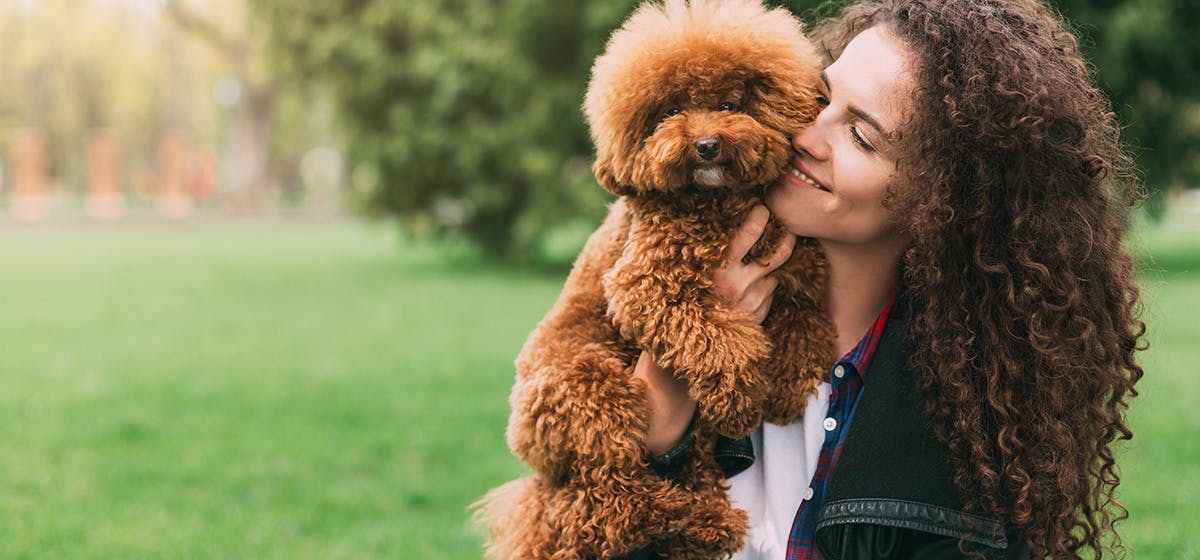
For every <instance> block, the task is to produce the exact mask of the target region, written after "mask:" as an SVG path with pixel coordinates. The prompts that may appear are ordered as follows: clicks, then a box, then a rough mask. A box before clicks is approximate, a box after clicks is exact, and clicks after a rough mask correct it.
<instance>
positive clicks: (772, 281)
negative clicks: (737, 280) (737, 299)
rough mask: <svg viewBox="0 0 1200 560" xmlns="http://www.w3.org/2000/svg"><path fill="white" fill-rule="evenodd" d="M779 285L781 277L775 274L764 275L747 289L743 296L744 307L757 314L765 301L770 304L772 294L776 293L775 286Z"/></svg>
mask: <svg viewBox="0 0 1200 560" xmlns="http://www.w3.org/2000/svg"><path fill="white" fill-rule="evenodd" d="M778 285H779V279H778V278H775V277H774V276H764V277H763V278H760V279H759V280H757V281H756V282H754V283H753V284H750V287H749V288H747V289H746V295H745V297H744V298H743V299H744V300H745V305H743V306H742V308H743V309H745V310H747V311H750V312H752V313H755V314H757V313H758V311H759V308H760V307H762V306H763V303H767V304H768V305H769V302H770V300H771V297H772V294H774V293H775V287H776V286H778Z"/></svg>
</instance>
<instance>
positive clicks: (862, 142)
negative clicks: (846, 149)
mask: <svg viewBox="0 0 1200 560" xmlns="http://www.w3.org/2000/svg"><path fill="white" fill-rule="evenodd" d="M850 138H851V140H853V141H854V143H855V144H858V147H860V148H862V149H863V150H865V151H867V152H875V151H876V150H875V146H872V145H871V142H869V141H868V140H867V137H866V136H863V133H862V131H861V130H859V129H858V127H857V126H854V125H850Z"/></svg>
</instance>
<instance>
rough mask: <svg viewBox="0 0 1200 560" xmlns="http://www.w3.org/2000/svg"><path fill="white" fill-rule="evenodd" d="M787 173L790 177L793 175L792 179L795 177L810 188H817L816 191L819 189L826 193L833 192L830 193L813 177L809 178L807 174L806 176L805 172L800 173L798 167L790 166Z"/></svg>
mask: <svg viewBox="0 0 1200 560" xmlns="http://www.w3.org/2000/svg"><path fill="white" fill-rule="evenodd" d="M787 173H788V174H789V175H791V176H792V177H795V178H796V179H799V180H800V181H801V182H803V183H805V184H807V185H809V186H811V187H814V188H816V189H819V190H823V191H825V192H831V191H830V190H829V189H828V188H826V187H825V185H822V184H821V183H818V182H817V180H816V179H813V178H812V177H809V176H808V175H807V174H805V173H804V172H803V171H800V170H799V169H796V167H795V166H793V165H789V166H787Z"/></svg>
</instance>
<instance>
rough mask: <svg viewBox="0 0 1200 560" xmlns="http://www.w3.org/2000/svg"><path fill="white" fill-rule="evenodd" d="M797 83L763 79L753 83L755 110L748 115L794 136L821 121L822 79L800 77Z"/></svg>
mask: <svg viewBox="0 0 1200 560" xmlns="http://www.w3.org/2000/svg"><path fill="white" fill-rule="evenodd" d="M795 78H796V79H795V80H780V79H771V78H766V77H764V78H761V79H759V80H755V81H754V82H752V83H751V84H750V87H749V90H750V91H749V93H750V100H751V101H752V105H753V106H752V107H747V111H748V112H752V113H754V117H755V118H757V119H758V121H759V122H761V123H763V124H764V125H766V126H768V127H771V128H773V129H775V130H779V131H782V132H784V133H785V134H793V133H795V132H796V131H798V130H800V129H801V128H804V127H805V126H808V124H809V123H811V122H812V121H813V120H814V119H816V118H817V113H818V112H820V109H821V108H820V106H819V105H817V93H816V92H817V88H816V84H817V80H819V79H820V78H819V76H818V75H817V74H816V72H815V71H814V72H813V75H812V76H796V77H795Z"/></svg>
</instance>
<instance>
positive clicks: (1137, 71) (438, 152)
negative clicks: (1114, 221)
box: [251, 0, 1200, 259]
mask: <svg viewBox="0 0 1200 560" xmlns="http://www.w3.org/2000/svg"><path fill="white" fill-rule="evenodd" d="M637 3H638V1H637V0H607V1H592V2H543V1H540V0H501V1H494V0H443V1H439V2H432V1H424V2H420V1H412V2H394V1H391V0H354V1H347V2H322V1H319V0H306V1H296V0H261V1H256V2H254V3H252V4H251V9H252V10H253V11H254V12H255V13H256V14H257V15H258V17H259V18H261V19H262V20H263V21H265V22H268V23H269V26H270V29H271V33H270V36H271V38H272V52H273V60H274V61H275V63H276V65H277V69H279V70H280V71H282V72H284V73H288V74H291V75H294V76H302V77H305V78H309V79H310V81H311V82H312V83H314V84H317V87H322V88H327V91H328V93H329V95H330V96H331V98H332V99H333V101H334V104H335V106H336V107H337V110H338V114H339V117H340V120H341V123H342V125H343V127H344V130H345V132H346V135H347V143H348V147H349V148H350V153H349V156H350V160H351V163H352V165H353V166H354V168H355V171H354V173H353V176H352V181H351V183H352V185H353V186H355V187H357V188H358V189H359V191H358V192H359V193H361V194H362V195H363V199H364V201H365V202H366V205H367V207H368V208H370V209H372V210H374V211H376V212H378V213H382V214H387V215H396V216H398V217H400V221H401V223H402V224H403V225H404V226H405V227H406V228H408V229H409V230H411V231H417V232H426V233H428V232H457V231H461V232H465V233H466V235H467V236H468V237H469V238H470V239H472V240H474V241H475V242H477V243H478V244H479V245H481V246H482V247H483V249H484V250H485V251H486V252H487V253H488V254H492V255H498V256H506V257H509V258H517V259H521V258H528V257H530V256H532V255H533V254H535V253H536V252H537V251H538V250H540V249H544V246H543V245H544V244H545V243H546V240H547V239H555V238H556V237H555V235H554V234H553V232H555V231H564V230H566V231H569V232H582V233H576V234H572V235H574V237H573V238H574V239H578V238H579V237H581V236H582V235H583V234H585V233H586V232H587V231H590V229H591V227H592V226H593V225H594V224H595V223H596V221H597V220H598V219H599V217H600V215H601V213H602V212H603V206H604V203H605V202H606V201H607V200H609V199H610V197H609V196H607V195H606V194H605V193H604V192H603V191H602V189H600V188H599V187H598V186H596V184H595V181H594V179H593V178H592V176H591V170H590V163H591V159H592V147H591V143H590V140H589V138H588V135H587V130H586V127H585V125H584V123H583V118H582V114H581V111H580V108H579V106H580V102H581V100H582V98H583V92H584V89H585V87H586V82H587V75H588V70H589V68H590V65H591V62H592V60H593V58H594V57H595V56H596V55H597V54H598V53H599V52H600V50H601V49H602V48H603V45H604V41H605V39H606V38H607V36H608V35H609V33H611V32H612V30H613V29H615V28H616V27H617V26H618V25H619V24H620V22H621V21H622V19H623V18H624V17H625V16H627V15H628V14H629V12H630V11H631V10H632V9H633V7H634V6H635V5H636V4H637ZM769 3H771V4H773V5H782V6H786V7H787V8H789V9H791V10H793V11H794V12H796V13H799V14H801V15H802V16H803V17H804V19H805V20H807V21H812V20H813V19H814V18H815V17H817V16H820V15H827V14H829V13H831V12H832V9H831V8H829V7H828V5H826V4H824V3H822V2H818V1H816V0H790V1H789V0H777V1H774V2H769ZM837 3H844V2H840V1H839V2H837ZM819 5H820V6H822V7H821V8H819V9H817V7H818V6H819ZM1058 5H1059V6H1060V7H1062V9H1064V11H1065V12H1066V13H1067V15H1069V16H1070V17H1073V18H1076V19H1077V20H1078V21H1079V23H1081V24H1082V26H1081V31H1082V32H1083V34H1084V35H1085V37H1087V38H1088V39H1087V42H1086V44H1088V45H1091V46H1092V47H1091V48H1089V49H1088V52H1089V53H1090V55H1091V56H1092V57H1094V59H1095V60H1096V62H1097V64H1098V65H1099V66H1100V71H1101V75H1102V77H1103V78H1104V80H1105V83H1106V84H1107V86H1108V88H1109V90H1110V91H1111V92H1112V95H1113V98H1114V102H1115V104H1116V106H1117V109H1118V111H1119V112H1120V114H1121V115H1122V118H1123V119H1124V121H1125V122H1128V123H1129V137H1130V138H1132V139H1133V140H1134V141H1135V142H1137V143H1138V144H1139V145H1141V146H1142V147H1143V148H1144V150H1143V152H1142V154H1141V155H1142V157H1143V164H1144V167H1146V168H1147V169H1148V170H1149V182H1148V184H1149V185H1151V186H1157V185H1160V184H1164V183H1166V182H1168V181H1172V180H1176V181H1177V180H1181V179H1183V178H1186V177H1190V174H1191V173H1194V172H1195V168H1196V165H1197V164H1196V163H1194V162H1193V160H1195V158H1193V157H1191V156H1192V155H1193V154H1194V151H1195V146H1196V141H1195V140H1196V139H1195V135H1196V131H1197V130H1200V126H1197V122H1196V121H1197V117H1196V115H1197V111H1196V104H1195V95H1194V91H1193V89H1192V88H1194V87H1196V86H1195V84H1196V83H1197V76H1196V70H1195V69H1196V65H1197V64H1200V52H1197V48H1198V47H1197V45H1200V42H1198V41H1200V36H1197V35H1195V34H1194V33H1192V32H1191V30H1192V29H1194V28H1197V25H1198V24H1200V21H1197V19H1196V18H1197V11H1200V8H1197V7H1196V6H1193V5H1192V3H1191V0H1091V1H1088V0H1064V1H1063V2H1059V3H1058ZM1101 30H1103V33H1100V31H1101ZM318 77H319V78H320V79H312V78H318ZM568 237H571V235H568Z"/></svg>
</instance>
